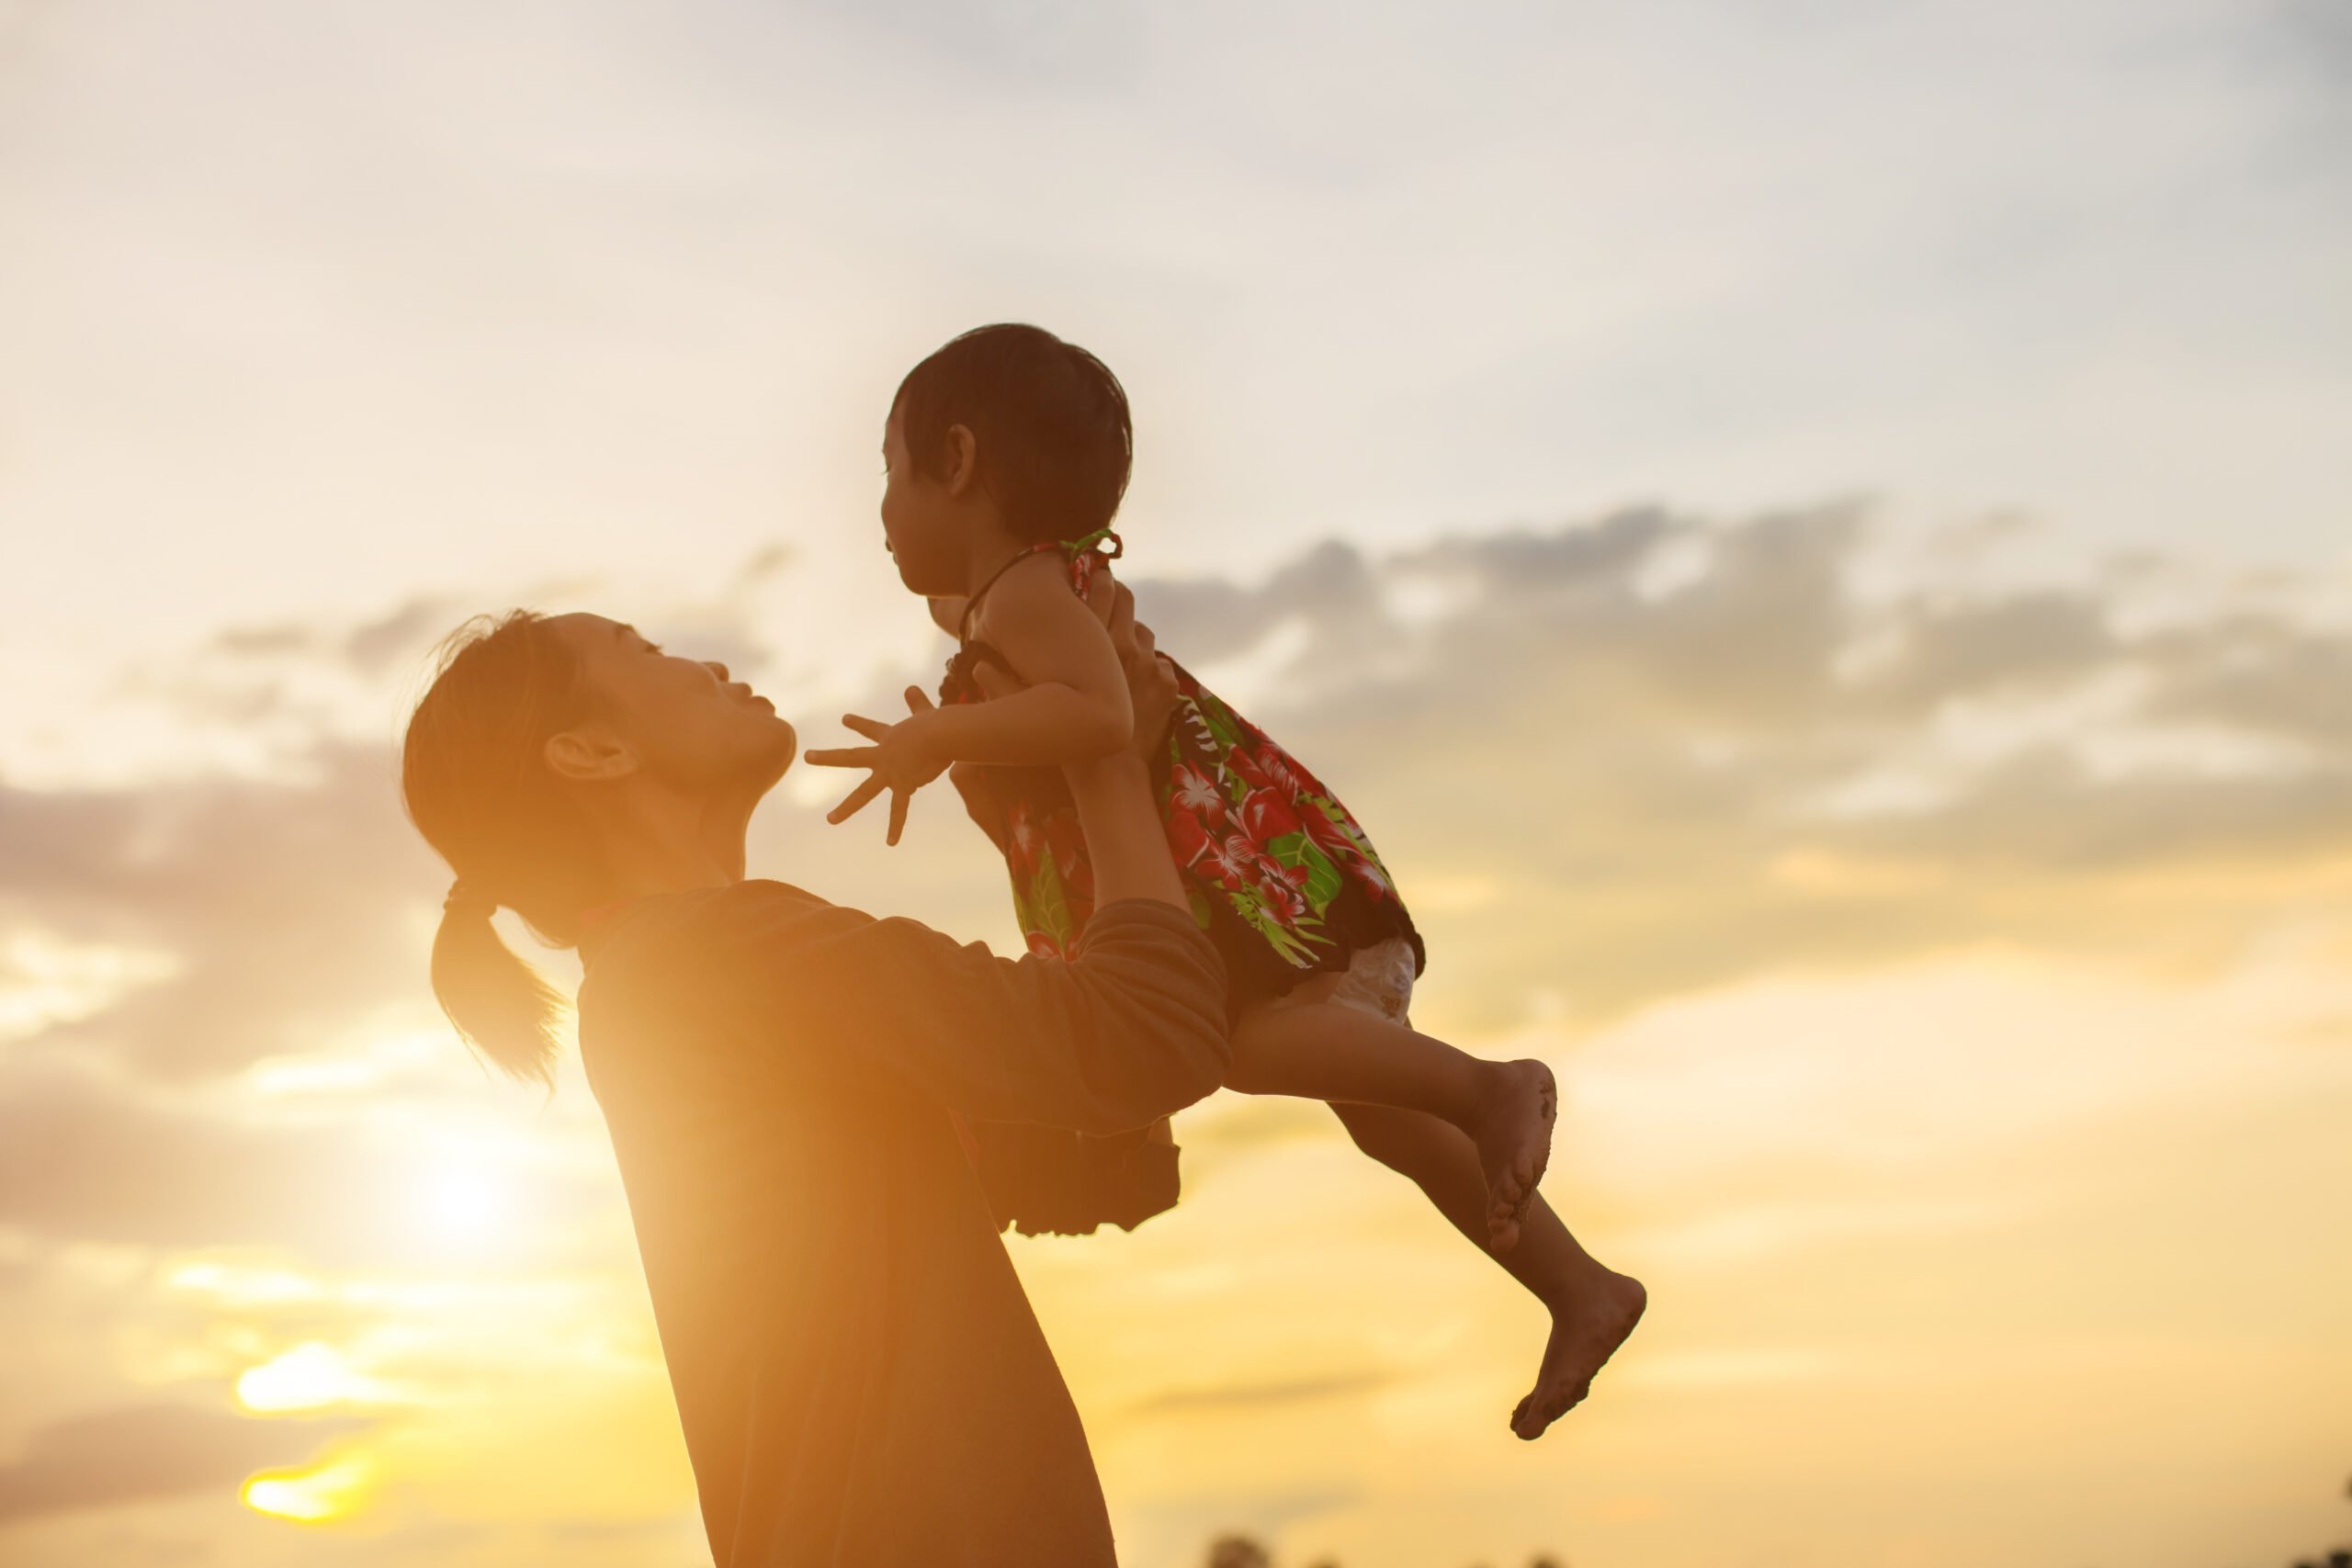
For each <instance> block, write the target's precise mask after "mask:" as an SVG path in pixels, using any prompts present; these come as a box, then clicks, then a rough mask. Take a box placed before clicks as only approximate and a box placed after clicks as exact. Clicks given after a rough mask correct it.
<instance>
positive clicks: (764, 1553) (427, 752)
mask: <svg viewBox="0 0 2352 1568" xmlns="http://www.w3.org/2000/svg"><path fill="white" fill-rule="evenodd" d="M1115 592H1116V595H1117V597H1116V601H1115V603H1113V604H1110V608H1109V615H1110V619H1111V624H1112V626H1113V629H1114V637H1116V638H1118V639H1119V641H1120V643H1121V646H1122V648H1123V652H1124V657H1125V664H1126V667H1127V670H1128V673H1129V678H1130V681H1131V682H1132V683H1133V685H1134V686H1135V694H1136V702H1137V705H1138V708H1139V709H1140V710H1142V711H1146V712H1154V711H1156V712H1159V713H1161V714H1164V713H1165V711H1166V708H1167V705H1168V702H1169V700H1170V697H1171V696H1172V690H1173V688H1172V682H1171V681H1170V677H1169V676H1168V674H1167V672H1166V671H1165V669H1164V667H1163V665H1162V663H1161V661H1160V660H1158V659H1157V658H1156V657H1154V655H1153V653H1152V649H1151V641H1150V636H1149V633H1148V631H1145V630H1144V629H1143V628H1141V627H1136V626H1134V625H1133V618H1132V611H1131V608H1130V605H1131V601H1129V600H1127V599H1126V597H1125V591H1124V590H1117V591H1115ZM909 701H910V703H920V702H921V701H922V695H921V694H920V693H919V692H916V693H910V694H909ZM793 752H794V736H793V731H792V728H791V727H790V726H789V725H788V724H786V723H785V722H784V721H783V720H782V719H781V718H779V717H777V716H776V715H775V709H774V707H773V706H772V705H770V704H769V703H768V702H767V701H766V699H764V698H762V697H758V696H755V695H753V694H752V692H751V690H750V688H748V687H747V686H744V685H743V684H741V682H729V679H728V673H727V671H726V669H725V667H724V666H722V665H717V664H701V663H695V662H693V661H691V660H685V659H682V658H678V657H675V656H673V655H670V654H667V653H664V652H663V651H662V649H659V648H656V647H654V646H653V645H652V644H651V643H650V642H647V641H646V640H645V639H644V638H643V637H639V635H638V634H637V632H636V631H635V630H634V629H633V628H631V627H629V626H625V625H621V624H619V623H616V622H613V621H608V620H605V619H604V618H603V617H601V616H597V615H561V616H556V617H552V618H543V617H540V616H537V615H529V614H526V613H523V612H516V613H515V614H513V615H508V616H506V617H504V618H503V619H502V620H498V621H495V622H492V623H487V624H477V625H476V626H473V627H471V628H469V629H468V630H465V631H462V632H461V633H460V634H459V635H458V638H457V639H456V640H455V642H454V646H453V648H452V649H451V651H450V652H449V653H448V654H447V656H446V658H445V660H444V662H443V665H442V668H441V671H440V673H439V674H438V676H437V677H436V678H435V681H434V682H433V685H432V687H431V689H430V690H429V691H428V692H427V693H426V694H425V695H424V699H423V701H422V702H420V703H419V704H418V705H417V709H416V712H415V715H414V716H413V718H412V719H411V721H410V725H409V731H408V738H407V745H406V750H405V756H404V759H403V788H404V791H405V795H406V798H407V804H408V808H409V814H410V816H411V818H412V819H413V821H414V822H415V823H416V826H417V828H418V829H419V830H420V831H421V832H423V833H424V837H425V838H426V840H429V841H430V842H431V843H432V845H433V847H434V848H435V850H437V851H439V852H440V853H441V855H442V856H443V858H444V859H445V860H447V862H448V863H449V865H450V868H451V869H452V871H453V872H455V874H456V881H455V883H454V884H453V886H451V888H450V892H449V898H448V903H447V908H446V910H445V913H444V915H443V919H442V924H441V929H440V931H439V934H438V935H437V936H436V938H435V942H434V949H433V984H434V988H435V992H436V993H437V994H438V996H439V997H440V998H441V1001H442V1004H443V1006H444V1008H445V1009H446V1010H447V1011H448V1013H449V1016H450V1018H451V1020H452V1021H454V1022H455V1023H456V1025H457V1027H458V1030H459V1032H461V1033H462V1034H464V1035H465V1037H466V1038H467V1039H468V1040H469V1041H470V1042H472V1043H474V1045H475V1046H476V1047H477V1048H478V1049H479V1050H480V1051H481V1053H482V1054H483V1055H485V1056H487V1057H488V1058H489V1059H490V1060H492V1061H493V1062H496V1063H497V1064H498V1065H499V1066H502V1067H503V1068H505V1069H506V1070H508V1071H509V1072H512V1073H514V1074H515V1075H516V1076H518V1077H533V1078H538V1079H541V1080H545V1079H546V1078H547V1077H548V1072H549V1064H550V1060H551V1057H552V1054H553V1051H554V1040H555V1033H556V1026H557V1021H558V1017H559V1007H560V998H559V997H558V996H557V994H556V993H555V992H554V991H553V990H551V989H550V988H549V987H548V985H547V983H546V982H545V981H544V980H542V979H541V978H540V977H539V976H537V975H536V974H535V973H534V972H533V971H532V970H531V969H530V968H529V967H528V966H527V965H526V964H523V963H522V962H521V961H520V960H519V959H517V958H516V957H515V954H514V953H511V952H510V951H508V949H507V948H506V946H505V944H504V943H503V942H502V941H501V940H500V938H499V936H498V934H497V932H496V931H495V929H494V928H493V927H492V924H491V917H492V914H493V913H494V912H495V911H496V910H497V909H498V908H500V907H502V906H503V907H506V908H513V909H515V910H516V911H517V912H519V913H520V914H521V915H522V916H523V917H524V918H525V919H526V920H527V921H529V922H530V924H531V925H533V926H534V927H536V928H537V930H538V931H540V932H541V933H542V934H544V935H545V936H546V937H548V939H549V940H550V941H552V942H556V943H558V944H560V945H567V946H573V945H576V946H578V947H579V948H580V949H581V950H582V958H583V961H584V964H585V968H586V979H585V981H584V983H583V985H582V990H581V996H580V1001H579V1010H580V1040H581V1054H582V1061H583V1063H584V1065H585V1066H586V1067H587V1069H588V1075H589V1080H590V1083H591V1085H592V1087H593V1088H594V1090H595V1093H596V1098H597V1100H598V1102H599V1104H600V1105H602V1106H603V1108H604V1111H605V1120H606V1122H607V1123H608V1124H609V1126H610V1128H611V1132H612V1136H613V1145H614V1149H615V1152H616V1154H617V1156H618V1157H619V1161H620V1167H621V1174H622V1178H623V1179H624V1182H625V1184H626V1186H627V1188H628V1199H629V1208H630V1213H631V1216H632V1219H633V1221H634V1223H635V1225H636V1229H637V1235H638V1243H639V1250H640V1252H641V1254H642V1255H643V1258H644V1261H645V1269H646V1276H647V1281H648V1283H649V1285H650V1289H651V1293H652V1298H653V1306H654V1314H655V1317H656V1320H657V1322H658V1323H659V1325H660V1328H661V1334H662V1350H663V1354H664V1356H665V1358H666V1359H667V1360H668V1362H669V1367H670V1375H671V1382H672V1386H673V1389H674V1391H675V1393H676V1394H677V1400H678V1411H679V1416H680V1418H681V1421H682V1423H683V1425H684V1429H685V1436H686V1446H687V1450H688V1451H689V1453H690V1455H691V1457H692V1459H693V1461H694V1468H695V1483H696V1486H697V1490H698V1491H699V1493H700V1495H701V1503H702V1509H703V1517H704V1522H705V1525H706V1527H707V1529H708V1532H709V1536H710V1544H711V1551H712V1553H713V1555H714V1557H715V1558H716V1560H717V1563H718V1568H743V1565H749V1564H763V1565H765V1564H777V1565H782V1564H792V1565H795V1568H799V1565H802V1564H813V1563H839V1564H851V1563H855V1564H861V1565H865V1564H895V1563H909V1564H912V1563H922V1564H924V1565H926V1568H932V1565H937V1564H973V1565H979V1564H999V1563H1001V1564H1012V1563H1021V1564H1031V1563H1038V1562H1053V1563H1061V1564H1080V1565H1084V1564H1104V1565H1107V1564H1110V1563H1112V1562H1114V1552H1113V1548H1112V1542H1111V1531H1110V1525H1109V1521H1108V1517H1107V1515H1106V1513H1105V1511H1104V1508H1103V1497H1102V1491H1101V1487H1100V1484H1099V1483H1098V1482H1097V1480H1096V1478H1095V1475H1094V1470H1093V1465H1092V1462H1091V1458H1090V1457H1089V1455H1088V1452H1087V1448H1086V1438H1085V1434H1084V1432H1083V1431H1082V1430H1081V1429H1080V1426H1079V1421H1078V1416H1077V1412H1076V1410H1075V1408H1074V1407H1073V1406H1072V1404H1071V1403H1070V1399H1069V1393H1068V1391H1067V1389H1066V1388H1065V1387H1064V1386H1063V1383H1062V1381H1061V1377H1060V1374H1059V1372H1058V1371H1057V1369H1056V1368H1055V1366H1054V1362H1053V1358H1052V1356H1051V1354H1050V1353H1049V1352H1048V1351H1047V1349H1046V1344H1045V1340H1044V1338H1043V1337H1042V1336H1041V1335H1040V1333H1039V1331H1038V1328H1037V1324H1036V1320H1035V1316H1034V1315H1033V1314H1031V1312H1030V1310H1029V1305H1028V1303H1027V1301H1026V1300H1025V1298H1023V1295H1022V1292H1021V1288H1020V1285H1019V1283H1018V1282H1017V1280H1015V1278H1014V1276H1013V1273H1012V1266H1011V1263H1010V1262H1009V1260H1008V1259H1007V1258H1006V1256H1005V1253H1004V1249H1003V1247H1002V1246H1001V1243H1000V1242H999V1241H998V1240H997V1237H996V1235H995V1234H994V1233H995V1231H996V1228H997V1226H996V1222H995V1221H994V1219H993V1218H992V1217H991V1216H990V1213H989V1206H988V1203H987V1201H986V1199H985V1197H984V1195H983V1192H982V1190H981V1189H980V1187H979V1185H978V1179H977V1178H976V1176H975V1173H974V1171H973V1168H972V1166H971V1163H970V1161H969V1160H968V1159H967V1154H966V1150H965V1145H964V1143H963V1141H962V1139H961V1138H960V1136H959V1124H958V1121H957V1117H958V1115H959V1114H960V1115H961V1116H964V1117H968V1118H972V1119H976V1120H981V1121H993V1122H1033V1123H1043V1124H1046V1125H1048V1126H1053V1127H1060V1128H1069V1129H1075V1130H1076V1131H1078V1132H1081V1133H1090V1134H1117V1133H1122V1132H1125V1131H1128V1130H1132V1129H1136V1128H1139V1127H1143V1126H1144V1125H1146V1124H1147V1123H1149V1122H1152V1121H1153V1120H1154V1119H1155V1118H1159V1117H1164V1116H1165V1115H1167V1114H1168V1113H1169V1112H1170V1111H1174V1110H1176V1109H1178V1108H1180V1107H1182V1106H1183V1105H1186V1104H1189V1103H1191V1102H1192V1101H1193V1100H1197V1099H1199V1098H1200V1097H1202V1096H1203V1095H1204V1094H1206V1093H1208V1092H1209V1091H1210V1090H1211V1089H1213V1088H1215V1087H1216V1084H1217V1082H1218V1081H1219V1079H1220V1078H1221V1077H1222V1076H1223V1075H1224V1073H1225V1071H1226V1069H1227V1066H1229V1062H1228V1058H1227V1046H1226V1043H1225V1033H1224V1031H1225V1022H1224V1014H1225V996H1224V989H1223V985H1224V982H1223V975H1222V971H1221V970H1220V968H1219V966H1218V963H1217V960H1216V954H1215V952H1214V950H1213V949H1211V948H1210V946H1209V945H1208V942H1207V940H1206V939H1205V938H1204V937H1203V936H1202V935H1201V934H1200V933H1199V932H1198V931H1196V930H1195V929H1194V927H1193V921H1192V919H1191V918H1190V916H1189V914H1188V913H1187V912H1186V910H1185V908H1184V903H1183V897H1184V896H1183V892H1182V887H1181V886H1180V884H1179V883H1178V880H1177V877H1176V873H1175V870H1174V867H1173V865H1172V864H1171V863H1170V859H1169V856H1168V853H1167V851H1166V848H1165V847H1164V845H1163V843H1162V841H1161V838H1160V832H1159V818H1158V815H1157V812H1156V809H1155V806H1154V802H1153V799H1152V794H1151V786H1150V783H1149V780H1148V775H1147V773H1146V771H1145V768H1144V764H1143V762H1142V760H1141V758H1140V757H1139V756H1136V755H1132V754H1130V755H1122V756H1118V757H1114V758H1111V759H1108V760H1106V761H1104V762H1103V763H1102V764H1100V765H1094V766H1090V767H1089V768H1086V769H1084V770H1075V769H1074V770H1072V772H1071V774H1070V784H1071V788H1072V791H1073V793H1074V794H1075V795H1077V797H1078V800H1079V802H1080V810H1081V812H1082V813H1083V815H1084V818H1085V829H1086V832H1087V834H1088V836H1089V840H1090V841H1091V843H1092V844H1093V846H1094V848H1095V852H1096V857H1097V862H1096V865H1097V869H1096V874H1097V877H1098V882H1099V886H1100V888H1101V898H1102V903H1103V909H1102V911H1101V913H1099V914H1098V915H1097V916H1096V922H1097V923H1096V926H1095V927H1094V928H1093V929H1092V931H1091V945H1090V947H1089V949H1088V951H1087V953H1086V954H1085V956H1083V957H1081V958H1080V959H1078V960H1076V961H1074V962H1064V961H1061V960H1059V959H1039V958H1024V959H1022V960H1020V961H1018V962H1013V961H1008V960H1002V959H998V958H994V957H991V956H990V955H989V953H988V952H987V951H986V949H984V948H981V947H979V946H978V945H973V946H960V945H958V944H957V943H956V942H953V941H951V940H950V939H948V938H947V937H945V936H943V935H941V934H939V933H938V932H935V931H930V930H928V929H926V928H924V927H922V926H921V925H917V924H915V923H914V922H912V921H910V920H903V919H884V920H876V919H872V918H871V917H869V916H866V915H863V914H860V913H858V912H856V911H854V910H852V909H846V908H839V907H837V906H834V905H831V904H829V903H827V902H826V901H824V900H823V899H821V898H820V897H817V896H815V895H814V894H810V893H808V892H804V891H802V890H801V889H799V888H797V887H793V886H787V885H786V884H783V883H777V882H765V881H747V880H746V879H745V878H744V874H743V860H744V834H745V829H746V827H747V825H748V823H749V821H750V818H751V814H752V808H753V807H755V806H756V805H757V804H758V802H759V801H760V799H761V797H762V796H763V795H765V794H766V793H767V791H768V790H769V789H770V788H771V787H772V786H773V785H774V784H775V783H776V781H777V780H778V779H779V778H781V777H782V776H783V774H784V772H785V770H786V767H788V766H789V765H790V763H791V761H792V757H793Z"/></svg>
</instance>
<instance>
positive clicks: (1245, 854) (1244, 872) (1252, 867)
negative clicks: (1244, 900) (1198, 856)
mask: <svg viewBox="0 0 2352 1568" xmlns="http://www.w3.org/2000/svg"><path fill="white" fill-rule="evenodd" d="M1262 858H1263V857H1262V856H1261V855H1260V854H1259V853H1258V846H1257V845H1255V844H1253V843H1251V842H1250V840H1249V838H1248V837H1247V836H1246V835H1244V834H1240V833H1230V834H1227V836H1226V839H1225V841H1224V842H1222V843H1215V842H1213V843H1211V844H1210V845H1209V852H1208V858H1207V859H1206V860H1205V861H1204V862H1203V863H1202V869H1203V870H1204V871H1211V872H1214V873H1215V874H1216V877H1217V879H1218V880H1219V881H1221V882H1223V883H1224V884H1225V885H1226V886H1227V887H1241V886H1247V885H1248V884H1249V883H1250V881H1251V880H1252V879H1254V878H1255V877H1256V876H1257V875H1258V867H1259V863H1260V862H1261V860H1262Z"/></svg>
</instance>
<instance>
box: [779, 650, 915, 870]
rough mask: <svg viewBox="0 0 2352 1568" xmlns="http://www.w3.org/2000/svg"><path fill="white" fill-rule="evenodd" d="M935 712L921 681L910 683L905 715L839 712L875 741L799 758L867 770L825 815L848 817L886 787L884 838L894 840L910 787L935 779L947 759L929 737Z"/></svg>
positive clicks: (904, 822) (902, 824) (833, 818)
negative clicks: (895, 718)
mask: <svg viewBox="0 0 2352 1568" xmlns="http://www.w3.org/2000/svg"><path fill="white" fill-rule="evenodd" d="M936 712H938V710H937V709H936V708H934V707H933V706H932V704H931V698H930V697H929V696H927V695H926V694H924V692H923V689H922V687H921V686H909V687H908V688H907V716H906V717H905V718H902V719H900V720H899V722H898V723H896V724H885V723H883V722H882V721H881V720H880V719H878V718H866V717H864V716H861V715H858V714H854V713H850V714H843V715H842V723H843V724H845V725H847V726H849V728H852V729H854V730H856V731H857V732H858V733H859V734H860V735H863V736H865V738H866V739H868V740H871V741H873V742H874V744H873V745H871V746H852V747H846V748H841V747H837V748H834V749H832V750H821V751H810V752H809V753H807V754H806V756H804V758H803V759H802V760H803V761H807V762H809V763H812V764H814V765H815V766H817V767H820V768H865V769H867V770H869V771H868V773H867V774H866V779H865V783H864V784H859V785H858V786H857V787H856V788H855V789H854V790H852V791H850V792H849V794H848V795H845V796H843V797H842V803H841V804H840V805H839V806H836V807H833V808H832V809H831V811H828V812H826V813H825V820H826V821H828V822H831V823H834V824H836V825H839V824H841V823H843V822H846V821H848V820H849V819H850V818H853V817H854V816H856V815H857V814H858V813H859V812H860V811H863V810H864V809H865V807H866V806H867V805H868V804H869V803H871V802H872V800H873V799H874V797H875V796H876V795H880V794H881V793H882V792H883V791H884V790H886V789H887V790H888V791H889V792H890V830H889V836H888V839H887V840H885V841H886V842H888V843H891V844H896V843H897V842H898V841H899V834H900V833H901V832H903V831H904V830H905V829H906V826H907V803H908V802H909V801H910V800H912V799H913V798H914V793H915V791H917V790H919V789H921V788H922V786H923V785H925V784H929V783H930V782H931V781H932V780H933V779H935V778H937V777H938V776H939V775H940V773H942V772H944V770H945V769H946V766H947V763H948V758H947V757H946V755H945V754H944V752H942V751H941V750H939V748H938V747H937V746H936V745H934V744H933V741H932V725H933V719H932V715H933V714H935V713H936Z"/></svg>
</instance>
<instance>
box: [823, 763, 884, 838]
mask: <svg viewBox="0 0 2352 1568" xmlns="http://www.w3.org/2000/svg"><path fill="white" fill-rule="evenodd" d="M882 788H883V779H882V775H881V774H880V773H876V774H874V775H873V776H872V777H871V778H869V779H867V780H866V781H865V783H864V784H860V785H858V786H857V787H856V788H855V789H854V790H852V791H850V792H849V794H847V795H844V796H842V803H841V804H840V805H839V806H836V807H833V808H832V809H831V811H828V812H826V813H825V820H826V821H828V822H831V823H832V824H833V825H834V826H836V827H839V826H840V825H841V824H842V823H843V822H846V821H848V820H849V819H850V818H853V817H854V816H856V815H857V814H858V813H859V812H861V811H863V810H865V807H866V805H867V803H868V802H870V801H872V800H873V798H874V797H875V796H876V795H880V794H881V793H882Z"/></svg>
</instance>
